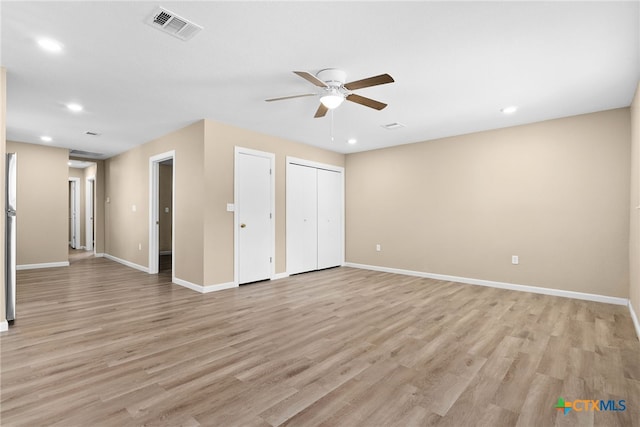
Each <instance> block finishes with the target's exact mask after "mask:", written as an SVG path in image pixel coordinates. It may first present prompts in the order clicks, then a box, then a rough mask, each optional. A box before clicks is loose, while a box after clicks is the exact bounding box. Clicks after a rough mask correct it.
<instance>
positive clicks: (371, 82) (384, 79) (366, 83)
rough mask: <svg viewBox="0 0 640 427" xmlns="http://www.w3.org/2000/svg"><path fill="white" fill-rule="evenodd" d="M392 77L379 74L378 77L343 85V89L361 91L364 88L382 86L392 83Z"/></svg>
mask: <svg viewBox="0 0 640 427" xmlns="http://www.w3.org/2000/svg"><path fill="white" fill-rule="evenodd" d="M394 81H395V80H393V77H391V76H390V75H389V74H380V75H379V76H375V77H369V78H367V79H362V80H356V81H355V82H349V83H345V85H344V87H345V88H347V89H349V90H356V89H362V88H364V87H370V86H377V85H384V84H387V83H393V82H394Z"/></svg>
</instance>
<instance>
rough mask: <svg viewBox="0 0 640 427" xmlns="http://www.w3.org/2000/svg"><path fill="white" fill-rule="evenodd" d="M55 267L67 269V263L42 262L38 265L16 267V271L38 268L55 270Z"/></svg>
mask: <svg viewBox="0 0 640 427" xmlns="http://www.w3.org/2000/svg"><path fill="white" fill-rule="evenodd" d="M55 267H69V261H61V262H42V263H39V264H22V265H16V270H36V269H38V268H55Z"/></svg>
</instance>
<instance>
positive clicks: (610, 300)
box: [344, 262, 629, 305]
mask: <svg viewBox="0 0 640 427" xmlns="http://www.w3.org/2000/svg"><path fill="white" fill-rule="evenodd" d="M344 265H345V266H346V267H353V268H361V269H364V270H373V271H383V272H385V273H395V274H404V275H406V276H417V277H425V278H428V279H436V280H444V281H447V282H458V283H466V284H469V285H479V286H487V287H490V288H499V289H509V290H512V291H520V292H532V293H534V294H544V295H552V296H558V297H564V298H574V299H580V300H586V301H595V302H603V303H605V304H616V305H628V301H629V300H628V299H627V298H619V297H611V296H607V295H598V294H588V293H584V292H575V291H565V290H561V289H551V288H543V287H539V286H529V285H518V284H515V283H506V282H494V281H491V280H483V279H472V278H469V277H458V276H448V275H444V274H433V273H425V272H421V271H412V270H402V269H398V268H389V267H379V266H375V265H366V264H356V263H353V262H346V263H345V264H344Z"/></svg>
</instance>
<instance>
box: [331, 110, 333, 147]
mask: <svg viewBox="0 0 640 427" xmlns="http://www.w3.org/2000/svg"><path fill="white" fill-rule="evenodd" d="M331 142H333V110H331Z"/></svg>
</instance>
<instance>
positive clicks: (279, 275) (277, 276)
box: [271, 272, 289, 280]
mask: <svg viewBox="0 0 640 427" xmlns="http://www.w3.org/2000/svg"><path fill="white" fill-rule="evenodd" d="M287 277H289V273H287V272H284V273H276V274H274V275H273V276H271V280H280V279H286V278H287Z"/></svg>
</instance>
